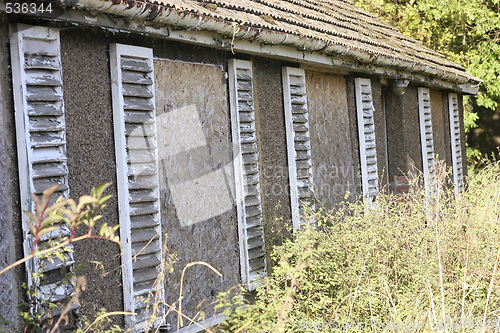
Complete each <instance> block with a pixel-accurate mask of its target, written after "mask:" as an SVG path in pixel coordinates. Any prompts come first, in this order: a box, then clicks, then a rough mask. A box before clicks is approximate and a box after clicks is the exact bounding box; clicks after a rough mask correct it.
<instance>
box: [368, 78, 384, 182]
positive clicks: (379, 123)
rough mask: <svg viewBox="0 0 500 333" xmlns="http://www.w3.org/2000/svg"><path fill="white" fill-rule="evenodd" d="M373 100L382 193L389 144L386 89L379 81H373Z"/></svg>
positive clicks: (379, 180)
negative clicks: (385, 102) (385, 103)
mask: <svg viewBox="0 0 500 333" xmlns="http://www.w3.org/2000/svg"><path fill="white" fill-rule="evenodd" d="M371 82H372V98H373V107H374V108H375V111H374V112H373V118H374V120H375V143H376V145H377V168H378V184H379V187H380V191H385V190H384V188H386V187H387V183H388V179H387V156H386V155H387V154H386V152H387V150H386V148H387V146H386V144H387V142H386V135H385V133H386V126H387V124H386V120H385V119H386V116H385V110H384V108H385V105H384V101H383V99H384V97H385V89H384V88H383V87H382V85H381V83H380V80H379V79H372V80H371Z"/></svg>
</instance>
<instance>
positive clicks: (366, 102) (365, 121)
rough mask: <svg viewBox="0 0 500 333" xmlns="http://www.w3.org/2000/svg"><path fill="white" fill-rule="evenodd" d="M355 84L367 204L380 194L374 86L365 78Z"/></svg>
mask: <svg viewBox="0 0 500 333" xmlns="http://www.w3.org/2000/svg"><path fill="white" fill-rule="evenodd" d="M354 84H355V90H356V113H357V118H358V136H359V155H360V161H361V178H362V184H363V196H364V198H365V200H366V201H367V202H369V203H372V202H374V201H375V198H376V196H377V194H378V193H379V184H378V167H377V146H376V144H375V121H374V118H373V112H374V111H375V108H374V106H373V97H372V86H371V81H370V79H364V78H356V79H355V80H354Z"/></svg>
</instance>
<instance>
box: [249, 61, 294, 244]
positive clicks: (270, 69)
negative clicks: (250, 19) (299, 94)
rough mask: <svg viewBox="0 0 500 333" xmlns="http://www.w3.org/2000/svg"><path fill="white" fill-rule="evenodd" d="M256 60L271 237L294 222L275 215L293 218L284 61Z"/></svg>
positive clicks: (265, 200)
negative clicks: (286, 125) (283, 85)
mask: <svg viewBox="0 0 500 333" xmlns="http://www.w3.org/2000/svg"><path fill="white" fill-rule="evenodd" d="M253 64H254V84H255V88H256V89H255V88H254V90H256V94H255V99H256V110H257V112H256V114H257V131H258V139H259V149H260V150H259V153H260V168H261V175H262V179H261V181H262V184H261V187H262V193H263V196H264V197H263V211H264V218H265V219H266V222H267V227H268V228H271V229H273V230H271V233H269V234H268V238H267V240H269V239H270V238H272V237H273V236H274V237H276V235H279V234H281V232H284V229H283V228H284V227H285V225H286V226H291V223H285V225H284V224H283V223H274V222H277V221H275V220H274V218H283V220H284V221H289V220H291V218H292V217H291V208H290V185H289V178H288V159H287V150H286V132H285V113H284V109H283V87H282V83H281V68H282V66H283V64H282V63H281V62H279V61H276V60H271V59H264V58H254V61H253ZM269 236H271V237H269Z"/></svg>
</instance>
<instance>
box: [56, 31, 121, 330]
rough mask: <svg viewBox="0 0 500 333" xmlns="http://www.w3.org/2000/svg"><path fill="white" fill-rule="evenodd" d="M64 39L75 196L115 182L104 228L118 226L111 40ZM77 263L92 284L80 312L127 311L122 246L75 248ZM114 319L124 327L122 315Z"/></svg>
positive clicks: (69, 35) (94, 36)
mask: <svg viewBox="0 0 500 333" xmlns="http://www.w3.org/2000/svg"><path fill="white" fill-rule="evenodd" d="M60 36H61V58H62V67H63V85H64V92H63V93H64V105H65V111H66V112H65V117H66V141H67V145H66V147H67V158H68V169H69V188H70V196H71V197H73V198H78V197H79V196H81V195H85V194H89V193H90V191H91V189H92V187H94V186H98V185H100V184H102V183H105V182H110V181H111V182H113V183H114V184H113V185H112V187H111V188H110V189H109V190H108V191H107V193H109V194H112V195H113V197H112V198H111V199H110V200H109V201H108V205H107V207H106V208H105V210H104V211H103V214H102V215H103V218H102V220H101V222H100V223H104V222H107V223H108V224H110V225H115V224H117V223H118V204H117V192H116V171H115V170H116V164H115V153H114V152H115V150H114V139H113V131H114V129H113V118H112V116H113V113H112V106H111V81H110V74H109V73H110V72H109V52H108V43H110V42H111V39H110V38H109V36H106V34H105V33H103V32H102V31H101V30H98V29H85V30H81V29H67V30H65V29H62V30H61V33H60ZM97 230H98V229H97ZM75 259H76V261H77V262H79V263H80V264H81V265H82V267H83V269H82V270H81V271H80V272H77V274H78V273H81V274H83V275H85V277H86V278H87V283H88V284H87V290H86V292H85V293H84V295H83V298H82V311H81V312H82V313H86V314H92V313H94V312H95V310H96V309H99V308H105V309H107V310H108V311H118V310H122V309H123V301H122V280H121V267H120V265H121V260H120V249H119V247H118V245H117V244H114V243H111V242H107V241H99V240H85V241H82V242H79V243H75ZM93 261H96V262H101V263H102V266H100V265H95V264H94V263H93ZM113 318H114V320H115V321H116V323H118V324H123V322H122V321H121V318H120V317H119V316H113Z"/></svg>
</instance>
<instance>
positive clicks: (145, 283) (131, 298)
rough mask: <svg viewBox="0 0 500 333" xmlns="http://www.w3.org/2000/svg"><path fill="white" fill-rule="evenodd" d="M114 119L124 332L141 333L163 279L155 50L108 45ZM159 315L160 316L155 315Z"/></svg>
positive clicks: (152, 322)
mask: <svg viewBox="0 0 500 333" xmlns="http://www.w3.org/2000/svg"><path fill="white" fill-rule="evenodd" d="M110 52H111V59H110V63H111V78H112V81H111V83H112V92H113V121H114V126H115V151H116V165H117V187H118V204H119V211H120V236H121V241H122V244H123V253H122V263H123V265H122V270H123V294H124V301H125V311H130V312H135V313H137V315H136V316H126V322H127V326H128V328H131V329H134V330H135V331H144V330H145V329H146V328H147V327H148V326H149V327H151V326H153V325H158V324H159V323H160V320H161V319H162V318H161V317H162V315H163V308H162V306H161V305H160V308H159V312H155V315H156V316H157V318H156V320H153V319H152V318H151V316H152V315H153V308H154V303H155V302H156V303H159V302H160V301H163V281H161V280H159V281H155V280H156V279H157V277H158V275H159V271H160V268H161V261H162V241H161V239H162V237H161V220H160V203H159V176H158V161H157V159H158V152H157V144H156V143H157V139H156V120H155V118H156V114H155V100H154V91H155V90H154V73H153V51H152V50H151V49H149V48H143V47H135V46H129V45H121V44H113V45H111V49H110ZM158 316H159V317H158Z"/></svg>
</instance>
